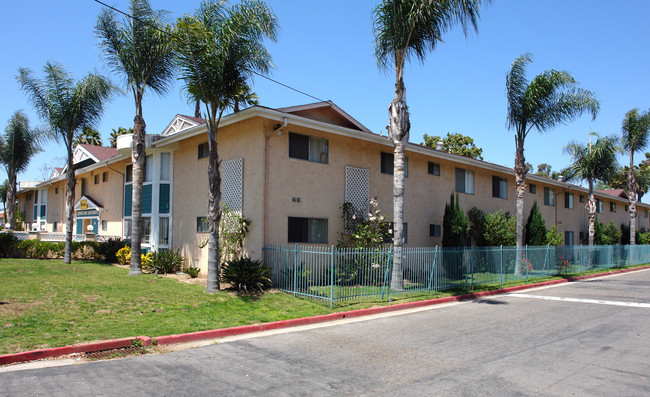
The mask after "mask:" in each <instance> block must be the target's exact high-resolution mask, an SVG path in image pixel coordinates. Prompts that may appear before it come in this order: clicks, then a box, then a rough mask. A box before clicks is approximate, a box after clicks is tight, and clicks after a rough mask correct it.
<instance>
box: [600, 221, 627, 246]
mask: <svg viewBox="0 0 650 397" xmlns="http://www.w3.org/2000/svg"><path fill="white" fill-rule="evenodd" d="M621 236H622V233H621V231H620V230H618V228H617V227H616V225H615V224H614V222H611V221H610V222H609V223H608V224H606V225H604V226H603V227H602V233H601V243H602V244H604V245H615V244H619V243H620V241H621Z"/></svg>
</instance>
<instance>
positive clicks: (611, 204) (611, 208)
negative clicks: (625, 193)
mask: <svg viewBox="0 0 650 397" xmlns="http://www.w3.org/2000/svg"><path fill="white" fill-rule="evenodd" d="M609 212H616V203H615V202H613V201H610V202H609Z"/></svg>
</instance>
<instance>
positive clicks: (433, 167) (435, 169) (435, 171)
mask: <svg viewBox="0 0 650 397" xmlns="http://www.w3.org/2000/svg"><path fill="white" fill-rule="evenodd" d="M428 171H429V175H433V176H440V164H438V163H434V162H433V161H429V162H428Z"/></svg>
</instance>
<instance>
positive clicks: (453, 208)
mask: <svg viewBox="0 0 650 397" xmlns="http://www.w3.org/2000/svg"><path fill="white" fill-rule="evenodd" d="M468 233H469V223H468V222H467V218H466V217H465V214H464V213H463V210H462V209H460V201H459V200H458V193H456V199H455V200H454V194H453V193H452V194H451V197H450V198H449V203H448V204H445V213H444V215H443V218H442V246H443V247H464V246H465V245H467V237H468Z"/></svg>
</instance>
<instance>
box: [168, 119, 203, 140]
mask: <svg viewBox="0 0 650 397" xmlns="http://www.w3.org/2000/svg"><path fill="white" fill-rule="evenodd" d="M202 124H205V119H202V118H200V117H192V116H186V115H184V114H177V115H176V116H175V117H174V118H173V119H172V121H171V122H170V123H169V124H167V127H165V129H164V130H163V132H162V134H161V135H162V136H169V135H174V134H176V133H177V132H180V131H183V130H186V129H188V128H192V127H196V126H197V125H202Z"/></svg>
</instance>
